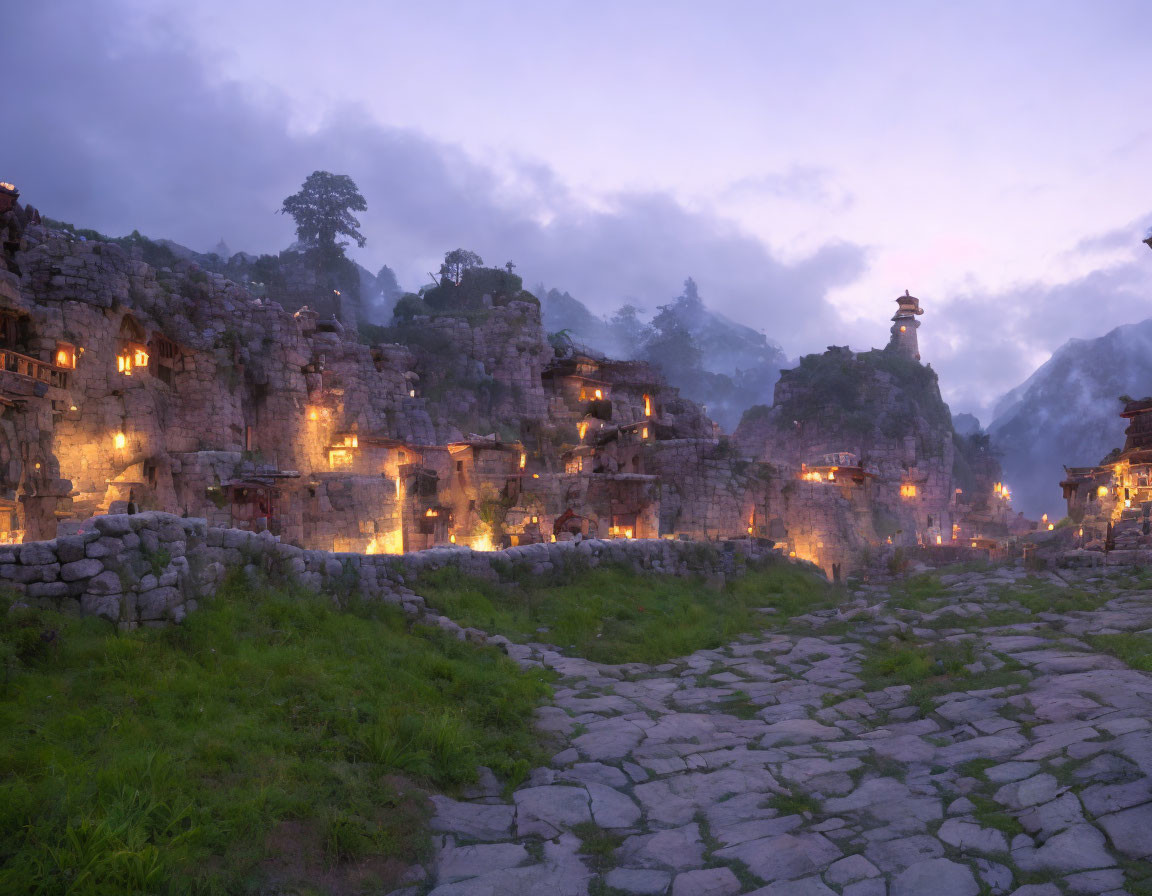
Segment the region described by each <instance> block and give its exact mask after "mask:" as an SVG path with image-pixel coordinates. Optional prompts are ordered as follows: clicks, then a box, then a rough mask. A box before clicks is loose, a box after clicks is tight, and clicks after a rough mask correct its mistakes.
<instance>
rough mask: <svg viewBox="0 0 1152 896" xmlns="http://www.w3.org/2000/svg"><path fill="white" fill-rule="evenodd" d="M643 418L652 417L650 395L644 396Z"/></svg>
mask: <svg viewBox="0 0 1152 896" xmlns="http://www.w3.org/2000/svg"><path fill="white" fill-rule="evenodd" d="M644 416H645V417H651V416H652V396H651V395H645V396H644Z"/></svg>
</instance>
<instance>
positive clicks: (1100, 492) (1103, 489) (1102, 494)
mask: <svg viewBox="0 0 1152 896" xmlns="http://www.w3.org/2000/svg"><path fill="white" fill-rule="evenodd" d="M1096 497H1097V498H1107V497H1108V486H1106V485H1102V486H1100V487H1099V488H1098V489H1096Z"/></svg>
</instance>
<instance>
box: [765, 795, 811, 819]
mask: <svg viewBox="0 0 1152 896" xmlns="http://www.w3.org/2000/svg"><path fill="white" fill-rule="evenodd" d="M763 805H764V807H765V808H767V809H775V810H776V811H777V812H779V813H780V814H781V815H803V814H804V813H805V812H809V813H812V814H816V813H817V812H819V811H820V803H819V801H817V800H816V799H814V798H813V797H811V796H810V795H809V794H807V793H805V792H804V791H802V790H799V789H793V790H792V791H791V792H790V793H774V794H772V796H770V797H768V799H766V800H765V801H764V803H763Z"/></svg>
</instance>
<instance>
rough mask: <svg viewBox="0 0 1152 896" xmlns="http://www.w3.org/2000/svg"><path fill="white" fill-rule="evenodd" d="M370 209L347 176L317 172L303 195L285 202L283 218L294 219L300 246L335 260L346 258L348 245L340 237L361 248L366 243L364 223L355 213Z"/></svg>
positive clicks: (282, 211)
mask: <svg viewBox="0 0 1152 896" xmlns="http://www.w3.org/2000/svg"><path fill="white" fill-rule="evenodd" d="M367 209H368V203H367V202H365V201H364V197H363V196H361V195H360V190H359V188H358V187H357V186H356V183H355V181H353V180H352V178H350V177H349V176H348V175H347V174H332V173H331V172H329V171H313V172H312V173H311V174H309V175H308V179H307V180H305V181H304V184H303V186H301V188H300V192H299V193H294V194H293V195H291V196H289V197H288V198H287V199H285V200H284V205H283V207H282V208H281V209H280V214H283V215H291V216H292V218H293V220H294V221H295V222H296V236H297V237H299V239H300V242H302V243H304V244H305V245H307V246H310V247H314V248H317V249H320V250H321V251H322V252H323V253H324V254H325V255H326V256H329V258H335V257H336V256H341V255H343V254H344V246H346V245H348V242H347V241H346V240H342V241H339V240H338V238H339V237H341V236H347V237H351V238H352V239H353V240H355V242H356V245H357V246H363V245H364V243H365V242H366V240H365V238H364V234H362V233H361V232H360V230H359V227H360V221H359V220H358V219H357V218H356V216H355V215H353V214H352V212H362V211H366V210H367Z"/></svg>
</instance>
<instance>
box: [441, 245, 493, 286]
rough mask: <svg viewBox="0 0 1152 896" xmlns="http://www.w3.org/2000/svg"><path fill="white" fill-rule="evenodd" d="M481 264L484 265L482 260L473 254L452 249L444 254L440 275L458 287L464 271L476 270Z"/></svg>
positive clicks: (464, 250)
mask: <svg viewBox="0 0 1152 896" xmlns="http://www.w3.org/2000/svg"><path fill="white" fill-rule="evenodd" d="M482 264H484V259H483V258H481V257H480V256H479V255H477V254H476V253H475V252H470V251H468V250H467V249H453V250H452V251H451V252H447V253H445V255H444V264H443V265H442V266H441V268H440V274H441V276H442V277H447V278H448V279H449V280H451V281H452V282H453V283H454V284H455V285H456V286H459V285H460V281H461V280H462V279H463V277H464V272H465V271H466V270H468V269H469V268H478V267H480V266H481V265H482Z"/></svg>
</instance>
